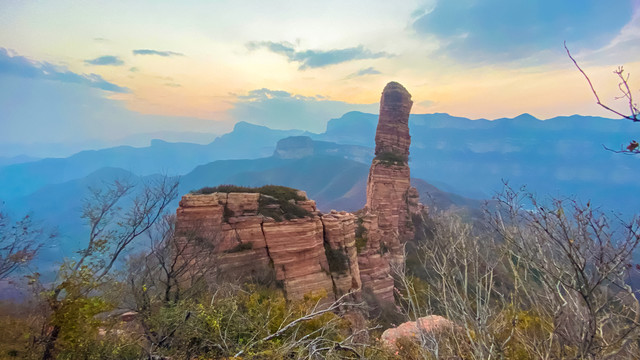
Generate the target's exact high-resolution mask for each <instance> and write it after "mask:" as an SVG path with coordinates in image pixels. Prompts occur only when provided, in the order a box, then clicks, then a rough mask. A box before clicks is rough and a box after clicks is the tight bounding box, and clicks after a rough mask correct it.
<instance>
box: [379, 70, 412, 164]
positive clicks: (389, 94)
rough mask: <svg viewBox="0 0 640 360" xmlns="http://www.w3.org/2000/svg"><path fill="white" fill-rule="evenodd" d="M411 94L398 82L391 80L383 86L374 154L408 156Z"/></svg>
mask: <svg viewBox="0 0 640 360" xmlns="http://www.w3.org/2000/svg"><path fill="white" fill-rule="evenodd" d="M412 105H413V101H411V94H409V92H408V91H407V89H405V88H404V86H402V85H400V84H399V83H397V82H395V81H392V82H390V83H388V84H387V86H385V87H384V90H383V91H382V98H381V99H380V117H379V118H378V128H377V130H376V156H381V155H383V154H385V153H393V154H397V155H400V156H403V157H405V161H406V159H407V158H408V157H409V146H410V145H411V135H409V113H410V112H411V106H412Z"/></svg>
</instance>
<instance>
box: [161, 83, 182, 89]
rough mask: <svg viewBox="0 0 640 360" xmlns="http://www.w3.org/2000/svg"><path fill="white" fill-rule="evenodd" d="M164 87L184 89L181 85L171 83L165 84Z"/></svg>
mask: <svg viewBox="0 0 640 360" xmlns="http://www.w3.org/2000/svg"><path fill="white" fill-rule="evenodd" d="M164 86H168V87H174V88H177V87H182V85H180V84H178V83H171V82H170V83H165V84H164Z"/></svg>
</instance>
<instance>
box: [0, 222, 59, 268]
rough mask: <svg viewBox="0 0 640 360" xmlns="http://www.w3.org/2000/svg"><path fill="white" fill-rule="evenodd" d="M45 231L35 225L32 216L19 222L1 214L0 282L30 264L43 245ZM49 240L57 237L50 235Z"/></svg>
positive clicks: (53, 234)
mask: <svg viewBox="0 0 640 360" xmlns="http://www.w3.org/2000/svg"><path fill="white" fill-rule="evenodd" d="M44 236H45V233H44V230H43V229H42V228H41V227H38V226H36V225H34V223H33V219H32V217H31V216H30V215H25V216H24V217H22V218H21V219H19V220H18V221H15V222H13V221H12V220H11V218H10V217H9V216H8V215H7V214H5V213H3V212H0V280H2V279H4V278H6V277H8V276H9V275H10V274H11V273H13V272H14V271H16V270H17V269H18V268H20V267H21V266H24V265H26V264H27V263H29V262H30V261H31V260H33V258H34V257H35V256H36V254H37V253H38V250H40V248H41V247H42V245H43V240H44ZM46 237H47V240H51V239H53V238H54V237H55V233H53V232H52V233H50V234H48V235H47V236H46Z"/></svg>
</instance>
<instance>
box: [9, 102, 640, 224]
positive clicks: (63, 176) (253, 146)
mask: <svg viewBox="0 0 640 360" xmlns="http://www.w3.org/2000/svg"><path fill="white" fill-rule="evenodd" d="M376 125H377V115H374V114H365V113H360V112H350V113H347V114H345V115H344V116H342V117H341V118H339V119H333V120H331V121H329V123H328V124H327V131H326V132H324V133H322V134H310V133H303V132H302V131H298V130H290V131H281V130H271V129H269V128H266V127H264V126H257V125H251V124H249V123H245V122H241V123H238V124H236V126H235V128H234V130H233V131H232V132H230V133H228V134H225V135H223V136H221V137H219V138H217V139H216V140H215V141H213V142H212V143H210V144H207V145H199V144H192V143H168V142H163V141H154V142H153V143H152V145H151V146H148V147H143V148H133V147H126V146H123V147H116V148H109V149H103V150H98V151H84V152H81V153H78V154H75V155H73V156H71V157H68V158H64V159H43V160H39V161H34V162H29V163H23V164H14V165H9V166H4V167H2V168H0V199H11V198H17V197H21V196H25V195H27V194H29V193H32V192H34V191H36V190H37V189H39V188H41V187H42V186H45V185H47V184H55V183H61V182H65V181H68V180H73V179H78V178H82V177H84V176H86V175H88V174H90V173H91V172H93V171H96V170H98V169H100V168H102V167H105V166H110V167H118V168H122V169H125V170H127V171H131V172H132V173H135V174H136V175H139V176H144V175H148V174H153V173H167V174H187V173H188V172H189V171H191V170H192V169H194V168H195V167H196V166H198V165H201V164H207V163H209V162H211V161H215V160H222V159H251V158H254V159H255V158H261V157H267V156H270V155H271V154H273V151H274V149H275V147H276V143H277V142H278V140H280V139H283V138H286V137H290V136H300V135H305V136H308V137H311V138H312V139H314V140H316V141H315V142H313V143H309V139H308V138H298V139H297V140H296V139H293V140H291V139H289V140H287V141H285V143H284V144H285V145H287V146H289V148H286V147H285V148H281V150H282V152H281V153H280V154H276V155H277V156H279V157H284V158H295V157H299V156H300V155H299V153H303V154H306V155H310V154H311V155H339V156H342V157H346V158H347V159H351V160H357V161H360V162H363V163H365V164H366V165H367V166H368V164H369V161H370V159H371V156H373V154H372V148H373V146H374V137H375V129H376ZM410 130H411V135H412V146H411V162H410V165H411V170H412V175H413V176H414V177H417V178H421V179H425V180H427V181H428V182H429V183H431V184H434V185H436V186H438V188H440V189H442V190H444V191H447V192H452V193H456V194H460V195H464V196H467V197H471V198H477V199H485V198H490V197H491V196H493V195H494V194H495V192H496V191H499V190H500V189H501V187H502V181H503V180H507V181H509V182H510V184H511V185H513V186H514V187H519V186H521V185H525V184H526V185H528V188H529V189H530V190H531V191H534V192H536V193H537V194H538V195H540V196H547V195H551V196H578V197H579V198H580V199H582V200H583V201H585V202H586V200H592V202H593V203H595V204H599V205H602V206H603V207H604V208H607V209H613V210H616V211H622V212H629V213H633V212H637V210H638V205H637V197H635V196H630V194H638V193H639V191H640V184H639V183H638V181H637V179H638V178H640V156H625V155H621V154H614V153H612V152H609V151H605V150H604V149H603V147H602V145H603V144H606V145H607V146H609V147H614V148H618V147H619V146H620V145H621V144H626V143H627V142H628V141H629V140H631V139H632V138H636V139H638V138H640V126H638V125H637V124H633V123H631V122H629V121H624V120H612V119H605V118H599V117H586V116H577V115H574V116H568V117H556V118H552V119H548V120H544V121H541V120H538V119H536V118H535V117H533V116H531V115H528V114H523V115H520V116H518V117H516V118H513V119H507V118H505V119H498V120H493V121H489V120H485V119H479V120H470V119H467V118H462V117H455V116H451V115H448V114H439V113H437V114H422V115H412V116H411V118H410ZM309 144H312V146H313V148H310V147H309ZM252 166H257V165H252ZM259 170H260V167H259V166H258V167H257V168H256V169H253V170H252V171H254V172H257V171H259ZM247 171H249V170H247ZM255 176H257V175H255Z"/></svg>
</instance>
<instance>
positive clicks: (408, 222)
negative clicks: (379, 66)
mask: <svg viewBox="0 0 640 360" xmlns="http://www.w3.org/2000/svg"><path fill="white" fill-rule="evenodd" d="M412 104H413V101H411V95H410V94H409V92H408V91H407V90H406V89H405V88H404V87H403V86H402V85H400V84H398V83H396V82H390V83H389V84H387V86H385V88H384V90H383V92H382V97H381V99H380V116H379V119H378V127H377V130H376V151H375V154H376V157H375V158H374V159H373V161H372V163H371V169H370V170H369V178H368V180H367V204H366V206H365V208H364V212H365V214H366V218H367V219H368V220H367V221H365V222H364V223H363V225H364V227H365V228H366V230H367V248H366V251H364V252H361V254H360V256H359V258H358V261H359V264H360V272H361V273H362V274H367V275H369V276H365V277H363V278H362V284H363V288H365V289H367V288H368V289H371V290H372V291H373V293H374V295H376V297H377V298H378V299H379V300H388V301H392V300H393V280H392V277H391V268H392V267H393V266H402V265H403V263H404V256H403V255H404V254H403V253H404V252H403V247H404V243H405V242H407V241H408V240H410V239H412V238H413V236H414V226H413V222H412V218H411V214H412V213H415V212H417V211H418V209H417V207H418V206H419V204H418V201H417V191H416V190H415V189H414V188H412V187H411V182H410V178H411V174H410V169H409V164H408V159H409V146H410V145H411V136H410V135H409V113H410V111H411V106H412Z"/></svg>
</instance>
